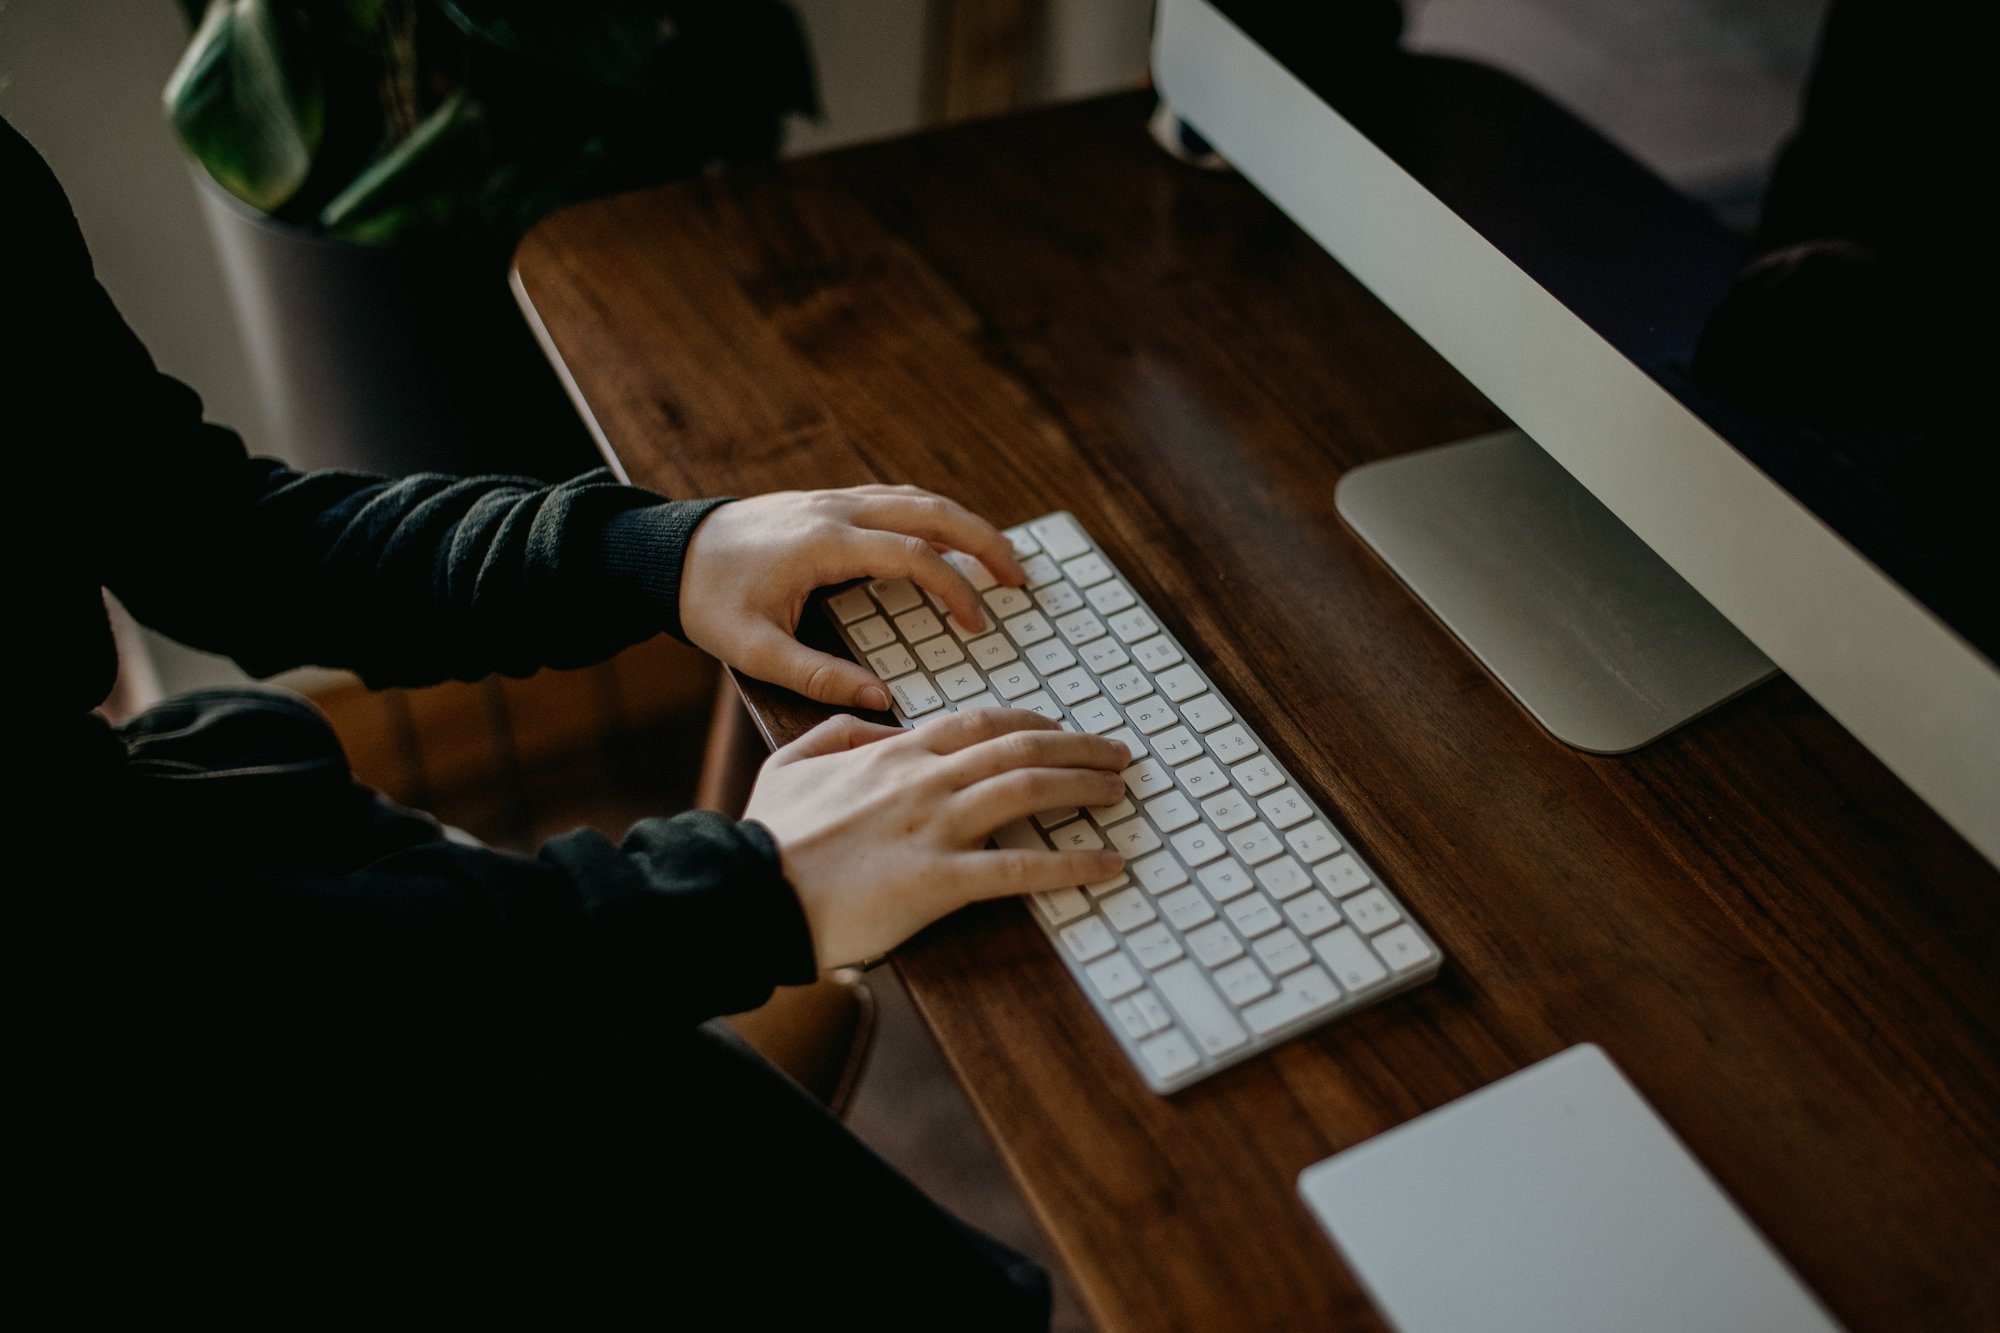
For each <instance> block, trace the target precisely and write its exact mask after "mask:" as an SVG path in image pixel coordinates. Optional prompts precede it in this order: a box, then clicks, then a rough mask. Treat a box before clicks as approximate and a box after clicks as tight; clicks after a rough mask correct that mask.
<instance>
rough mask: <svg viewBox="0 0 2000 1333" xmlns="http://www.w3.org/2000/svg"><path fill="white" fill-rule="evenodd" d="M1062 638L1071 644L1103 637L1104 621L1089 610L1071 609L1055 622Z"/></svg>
mask: <svg viewBox="0 0 2000 1333" xmlns="http://www.w3.org/2000/svg"><path fill="white" fill-rule="evenodd" d="M1056 628H1057V629H1058V630H1061V631H1062V636H1063V638H1064V639H1066V640H1068V641H1069V642H1070V643H1073V644H1084V643H1089V642H1091V641H1092V640H1093V639H1101V638H1103V637H1104V622H1103V621H1101V620H1099V619H1098V618H1097V617H1096V616H1095V615H1094V614H1092V613H1091V612H1089V611H1072V612H1070V613H1069V614H1068V615H1066V616H1064V617H1063V618H1062V619H1060V620H1058V621H1057V622H1056Z"/></svg>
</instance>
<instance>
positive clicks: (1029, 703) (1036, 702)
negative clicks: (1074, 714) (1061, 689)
mask: <svg viewBox="0 0 2000 1333" xmlns="http://www.w3.org/2000/svg"><path fill="white" fill-rule="evenodd" d="M1011 707H1014V708H1018V709H1020V710H1022V711H1023V712H1027V713H1040V714H1041V715H1042V716H1043V717H1045V718H1047V719H1048V720H1049V721H1051V722H1060V721H1062V720H1063V711H1062V705H1061V704H1059V703H1057V702H1056V701H1055V700H1054V699H1052V698H1050V697H1049V692H1048V691H1047V690H1036V691H1035V692H1034V693H1033V694H1025V695H1022V696H1021V697H1020V698H1018V699H1016V700H1014V701H1013V703H1012V704H1011Z"/></svg>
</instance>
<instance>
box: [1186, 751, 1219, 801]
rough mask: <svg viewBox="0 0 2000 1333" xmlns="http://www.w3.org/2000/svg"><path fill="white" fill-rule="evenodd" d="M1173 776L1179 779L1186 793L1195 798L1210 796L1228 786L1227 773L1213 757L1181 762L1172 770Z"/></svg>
mask: <svg viewBox="0 0 2000 1333" xmlns="http://www.w3.org/2000/svg"><path fill="white" fill-rule="evenodd" d="M1174 776H1175V777H1176V778H1179V779H1180V784H1181V786H1183V787H1186V788H1187V789H1188V795H1190V796H1193V797H1195V798H1196V799H1197V800H1199V799H1202V798H1204V797H1212V796H1213V795H1214V793H1216V792H1220V791H1226V790H1228V788H1229V775H1228V774H1227V773H1224V772H1223V771H1222V766H1221V765H1220V764H1218V763H1216V762H1215V761H1214V760H1213V759H1196V760H1194V761H1193V762H1191V763H1186V764H1182V765H1180V766H1179V767H1178V768H1176V769H1175V770H1174Z"/></svg>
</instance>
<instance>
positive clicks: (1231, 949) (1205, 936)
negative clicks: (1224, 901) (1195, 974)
mask: <svg viewBox="0 0 2000 1333" xmlns="http://www.w3.org/2000/svg"><path fill="white" fill-rule="evenodd" d="M1209 915H1210V916H1214V915H1215V913H1214V911H1213V910H1211V911H1210V912H1209ZM1108 933H1109V932H1107V934H1108ZM1187 947H1188V952H1189V953H1191V954H1193V955H1194V956H1195V958H1196V959H1197V960H1198V961H1199V962H1200V963H1201V965H1202V966H1203V967H1205V968H1208V969H1209V970H1210V971H1213V970H1214V969H1216V968H1218V967H1221V966H1222V965H1223V964H1224V963H1227V962H1229V961H1231V960H1232V959H1236V958H1241V957H1242V956H1243V941H1242V940H1239V939H1237V938H1236V932H1235V931H1233V930H1231V929H1230V928H1229V923H1228V922H1226V921H1210V922H1209V923H1208V924H1207V925H1205V926H1196V927H1195V928H1194V929H1193V930H1190V931H1189V932H1188V933H1187ZM1221 980H1222V978H1221V977H1220V976H1218V977H1216V981H1217V982H1220V981H1221ZM1222 993H1223V994H1224V995H1229V988H1228V987H1227V986H1224V987H1223V990H1222ZM1229 998H1230V999H1232V1000H1235V1001H1236V1003H1237V1004H1242V1003H1243V1001H1241V1000H1237V999H1236V997H1235V996H1234V995H1229Z"/></svg>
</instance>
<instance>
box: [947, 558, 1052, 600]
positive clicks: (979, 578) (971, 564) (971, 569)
mask: <svg viewBox="0 0 2000 1333" xmlns="http://www.w3.org/2000/svg"><path fill="white" fill-rule="evenodd" d="M944 558H945V559H946V560H947V561H948V562H950V564H951V565H952V567H953V568H955V569H957V570H958V572H959V573H961V574H963V575H965V581H966V582H967V583H970V584H971V585H972V588H973V591H974V592H985V591H986V590H987V589H988V588H990V587H992V586H993V585H994V584H996V583H998V582H999V581H1000V580H999V579H996V578H994V577H993V571H992V570H990V569H988V568H987V567H986V565H985V562H984V561H981V560H979V559H977V558H976V557H974V556H970V555H967V554H966V553H965V552H964V551H946V552H945V553H944ZM1028 577H1029V580H1030V582H1032V581H1033V579H1034V575H1033V573H1032V571H1031V572H1030V574H1029V576H1028Z"/></svg>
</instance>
